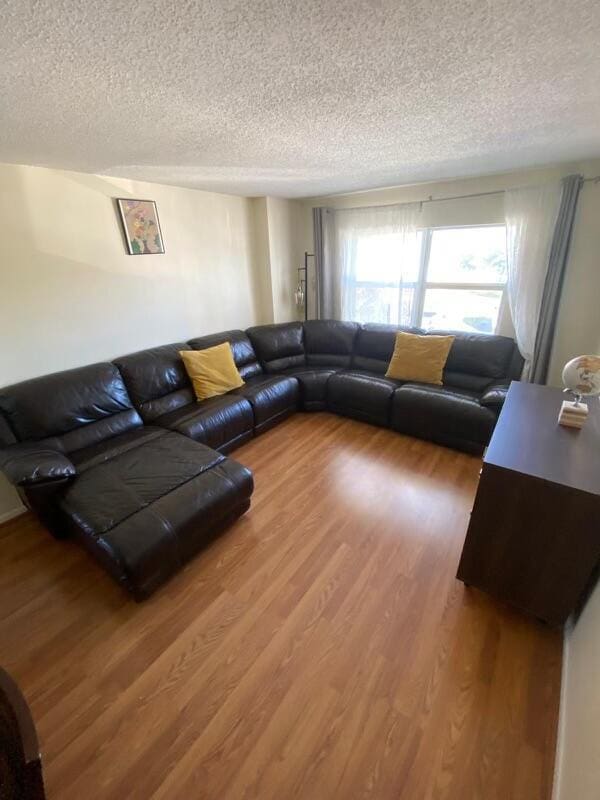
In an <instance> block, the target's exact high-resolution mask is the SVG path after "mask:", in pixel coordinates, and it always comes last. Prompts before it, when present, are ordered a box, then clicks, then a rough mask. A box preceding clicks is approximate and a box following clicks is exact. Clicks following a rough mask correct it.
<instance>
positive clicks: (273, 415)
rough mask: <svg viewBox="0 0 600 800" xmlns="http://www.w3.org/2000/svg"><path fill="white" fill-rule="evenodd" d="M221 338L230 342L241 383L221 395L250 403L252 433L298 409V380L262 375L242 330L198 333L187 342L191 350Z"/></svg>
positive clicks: (210, 345)
mask: <svg viewBox="0 0 600 800" xmlns="http://www.w3.org/2000/svg"><path fill="white" fill-rule="evenodd" d="M223 342H229V343H230V344H231V349H232V352H233V360H234V361H235V365H236V367H237V368H238V371H239V373H240V375H241V377H242V380H243V381H244V385H243V386H240V388H239V389H234V390H233V391H231V392H228V394H227V395H221V396H222V397H228V398H232V399H233V398H238V397H239V398H240V400H241V399H242V398H243V402H245V403H249V405H250V406H251V408H252V414H253V420H254V432H255V433H262V432H263V431H265V430H267V429H268V428H270V427H272V426H273V425H276V424H277V422H280V421H281V420H283V419H285V417H287V416H289V415H290V414H292V413H293V412H294V411H296V410H297V407H298V382H297V381H296V380H295V379H294V378H291V377H288V376H278V375H265V374H264V372H263V369H262V367H261V365H260V364H259V363H258V360H257V358H256V354H255V352H254V349H253V347H252V344H251V341H250V339H249V338H248V336H247V335H246V334H245V333H244V332H243V331H224V332H223V333H217V334H211V335H209V336H199V337H198V338H196V339H191V340H190V341H189V342H188V344H189V346H190V347H191V348H192V350H204V349H206V348H207V347H214V346H215V345H217V344H222V343H223ZM213 399H214V398H213Z"/></svg>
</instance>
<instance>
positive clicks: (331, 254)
mask: <svg viewBox="0 0 600 800" xmlns="http://www.w3.org/2000/svg"><path fill="white" fill-rule="evenodd" d="M420 208H421V206H420V203H409V204H401V205H390V206H373V207H368V208H342V209H324V211H325V213H324V215H323V217H322V219H323V226H322V239H323V245H322V253H323V265H322V275H323V280H322V285H321V289H322V291H321V297H320V303H319V306H320V308H319V311H320V316H321V317H322V318H331V319H346V320H357V319H358V318H359V316H360V315H359V314H358V313H357V308H356V302H357V291H356V285H357V268H358V266H359V262H358V258H359V247H360V246H364V244H365V243H368V242H369V241H370V242H373V241H375V240H377V241H378V242H382V241H383V243H384V245H385V248H384V249H385V253H384V256H385V261H386V264H385V268H384V269H385V272H386V276H387V277H388V278H389V282H393V283H394V289H393V290H392V291H396V292H397V302H398V309H399V310H398V315H399V316H400V314H401V311H400V309H401V308H402V307H404V306H405V305H406V302H405V299H404V298H403V290H404V286H405V284H407V283H409V282H414V280H415V275H414V263H413V262H414V260H412V262H411V263H410V264H409V263H408V261H409V259H407V258H405V253H406V252H407V251H411V250H413V249H414V248H411V245H412V244H413V243H415V242H416V236H417V226H418V221H419V213H420ZM385 237H387V238H385ZM372 268H373V270H374V271H375V270H376V269H381V264H380V263H379V264H378V263H373V264H372ZM411 269H412V272H411ZM369 321H372V322H375V321H377V322H386V321H387V320H386V319H370V320H369Z"/></svg>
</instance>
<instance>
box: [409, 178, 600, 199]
mask: <svg viewBox="0 0 600 800" xmlns="http://www.w3.org/2000/svg"><path fill="white" fill-rule="evenodd" d="M582 182H583V183H598V182H600V175H595V176H594V177H593V178H584V179H583V181H582ZM507 191H509V190H508V189H496V190H495V191H493V192H474V193H473V194H456V195H454V196H453V197H433V195H431V194H430V195H429V197H428V198H427V199H426V200H415V201H414V202H415V203H443V202H444V201H445V200H464V199H467V198H470V197H489V196H490V195H493V194H504V192H507Z"/></svg>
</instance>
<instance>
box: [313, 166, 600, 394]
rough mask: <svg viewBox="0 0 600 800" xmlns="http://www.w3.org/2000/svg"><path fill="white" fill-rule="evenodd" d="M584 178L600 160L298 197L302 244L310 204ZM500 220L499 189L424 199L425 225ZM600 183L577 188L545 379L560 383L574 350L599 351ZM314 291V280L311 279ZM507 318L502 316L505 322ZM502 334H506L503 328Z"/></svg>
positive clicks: (363, 202)
mask: <svg viewBox="0 0 600 800" xmlns="http://www.w3.org/2000/svg"><path fill="white" fill-rule="evenodd" d="M575 172H576V173H581V174H583V175H584V177H594V176H596V175H600V160H594V161H586V162H581V163H575V164H564V165H559V166H556V167H549V168H547V169H539V170H526V171H520V172H510V173H503V174H501V175H489V176H485V177H481V178H470V179H465V180H455V181H442V182H437V183H424V184H414V185H411V186H400V187H393V188H390V189H380V190H377V191H368V192H354V193H352V194H346V195H333V196H327V197H311V198H308V199H306V200H304V201H302V205H303V211H304V213H303V215H302V221H301V227H302V231H303V237H304V242H305V247H306V249H309V248H312V246H313V244H312V219H311V209H312V208H313V207H314V206H330V207H333V208H352V207H356V206H369V205H381V204H385V203H407V202H412V201H416V200H425V199H427V198H429V197H430V196H432V197H434V198H441V197H451V196H453V195H462V194H471V193H476V192H494V191H501V190H502V189H507V188H512V187H515V186H525V185H530V184H535V183H540V182H543V181H548V180H551V179H553V178H559V177H562V176H564V175H568V174H570V173H575ZM503 221H504V202H503V195H502V194H501V193H499V194H496V195H490V196H488V197H476V198H470V199H460V200H448V201H446V202H436V203H426V204H424V206H423V224H424V225H425V226H435V225H476V224H484V223H495V222H496V223H497V222H503ZM599 254H600V184H594V183H586V184H584V186H583V189H582V191H581V195H580V199H579V205H578V211H577V219H576V222H575V228H574V231H573V240H572V246H571V252H570V258H569V264H568V267H567V274H566V277H565V283H564V287H563V293H562V300H561V305H560V311H559V319H558V324H557V329H556V337H555V343H554V351H553V355H552V361H551V364H550V376H549V383H551V384H554V385H560V383H561V381H560V375H561V371H562V367H563V365H564V363H565V362H566V361H568V360H569V359H570V358H573V357H574V356H576V355H580V354H582V353H588V352H598V339H599V336H600V322H599V318H600V315H599V314H598V300H597V298H598V297H600V263H599ZM310 285H311V289H312V291H313V292H314V280H311V282H310ZM505 323H506V321H505ZM502 332H503V333H510V330H507V329H506V324H505V325H504V327H503V330H502Z"/></svg>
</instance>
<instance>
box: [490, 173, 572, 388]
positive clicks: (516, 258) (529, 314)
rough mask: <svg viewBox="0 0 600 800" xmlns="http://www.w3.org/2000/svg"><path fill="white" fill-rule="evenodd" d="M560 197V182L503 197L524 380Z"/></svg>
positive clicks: (510, 296) (509, 287) (511, 297)
mask: <svg viewBox="0 0 600 800" xmlns="http://www.w3.org/2000/svg"><path fill="white" fill-rule="evenodd" d="M560 197H561V183H560V181H553V182H552V183H547V184H544V185H540V186H527V187H523V188H519V189H507V191H506V192H505V194H504V215H505V220H506V256H507V265H508V281H507V294H508V302H509V306H510V313H511V317H512V322H513V326H514V329H515V335H516V339H517V344H518V346H519V350H520V351H521V355H522V356H523V358H524V359H525V367H524V370H523V377H524V378H525V379H527V378H528V377H529V371H530V367H531V359H532V358H533V351H534V347H535V336H536V332H537V328H538V322H539V318H540V307H541V302H542V294H543V291H544V281H545V278H546V272H547V271H548V261H549V258H550V247H551V245H552V236H553V233H554V227H555V225H556V217H557V215H558V209H559V206H560Z"/></svg>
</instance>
